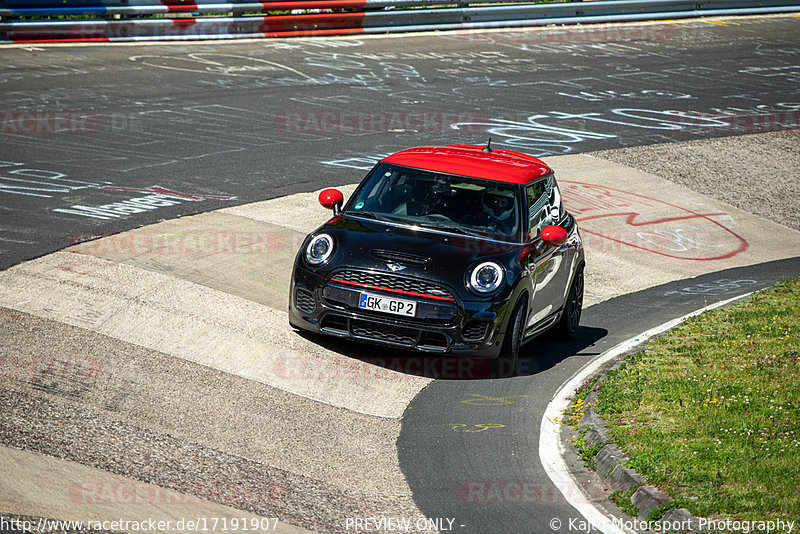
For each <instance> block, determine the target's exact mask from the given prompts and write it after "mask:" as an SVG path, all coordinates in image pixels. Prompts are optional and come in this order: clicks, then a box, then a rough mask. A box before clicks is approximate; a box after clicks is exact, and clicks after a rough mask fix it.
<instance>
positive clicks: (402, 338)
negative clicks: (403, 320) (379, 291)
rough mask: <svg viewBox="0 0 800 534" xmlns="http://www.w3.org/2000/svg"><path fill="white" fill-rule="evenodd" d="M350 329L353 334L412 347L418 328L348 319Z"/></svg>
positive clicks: (417, 335)
mask: <svg viewBox="0 0 800 534" xmlns="http://www.w3.org/2000/svg"><path fill="white" fill-rule="evenodd" d="M350 329H351V330H352V332H353V335H354V336H358V337H365V338H369V339H376V340H380V341H385V342H387V343H397V344H398V345H407V346H409V347H413V346H414V345H416V344H417V338H418V337H419V330H415V329H413V328H403V327H401V326H392V325H386V324H381V323H373V322H371V321H360V320H358V319H351V320H350Z"/></svg>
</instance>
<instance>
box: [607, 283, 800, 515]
mask: <svg viewBox="0 0 800 534" xmlns="http://www.w3.org/2000/svg"><path fill="white" fill-rule="evenodd" d="M799 325H800V278H798V279H794V280H791V281H788V282H783V283H780V284H777V285H776V286H775V288H774V289H772V290H770V291H765V292H761V293H758V294H756V295H754V296H753V297H751V298H749V299H748V300H747V301H744V302H741V303H739V304H736V305H733V306H729V307H725V308H720V309H718V310H714V311H710V312H707V313H704V314H702V315H700V316H698V317H695V318H693V319H690V320H688V321H686V322H685V323H684V324H683V325H682V326H681V327H679V328H677V329H675V330H672V331H670V332H668V333H667V334H665V335H664V336H661V337H659V338H657V339H654V340H651V341H650V343H648V345H647V347H646V349H645V350H644V351H641V352H638V353H635V354H633V355H631V356H630V357H628V358H627V359H626V360H625V362H624V363H623V364H622V365H621V366H620V367H618V368H617V370H615V371H614V372H612V373H610V374H607V375H606V376H605V378H604V379H603V380H602V381H601V382H600V383H599V391H598V393H597V401H596V402H595V405H594V406H593V409H594V410H595V411H596V412H597V413H598V414H599V415H600V416H601V417H603V418H604V419H605V421H606V423H607V427H608V431H609V434H610V436H611V437H612V438H613V439H614V441H615V442H616V444H617V445H618V446H619V447H620V448H621V449H622V450H624V451H625V453H626V454H627V455H628V456H629V457H630V460H629V462H628V466H629V467H631V468H633V469H635V470H636V471H638V472H639V473H640V474H641V475H642V476H644V477H645V479H647V481H648V483H650V484H654V485H656V486H657V487H659V488H660V489H661V490H662V491H664V492H665V493H667V494H668V495H670V496H671V497H672V498H673V499H675V501H676V502H675V504H676V505H678V506H680V507H686V508H688V509H689V510H690V511H691V512H692V514H694V515H696V516H698V517H719V516H723V517H730V518H734V519H740V520H768V519H776V520H777V519H782V520H785V521H791V520H795V521H800V469H799V468H798V466H800V363H799V362H798V359H799V354H800V335H798V334H800V326H799Z"/></svg>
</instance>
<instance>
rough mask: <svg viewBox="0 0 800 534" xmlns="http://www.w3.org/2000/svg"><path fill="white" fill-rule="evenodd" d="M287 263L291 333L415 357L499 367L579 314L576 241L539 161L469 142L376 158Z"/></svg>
mask: <svg viewBox="0 0 800 534" xmlns="http://www.w3.org/2000/svg"><path fill="white" fill-rule="evenodd" d="M319 200H320V203H321V204H322V205H323V206H324V207H326V208H328V209H333V214H334V216H333V218H332V219H330V220H329V221H328V222H327V223H325V224H324V225H323V226H321V227H320V228H319V229H317V230H315V231H314V232H312V233H311V234H309V235H308V237H306V239H305V241H304V242H303V245H302V247H301V248H300V251H299V252H298V254H297V258H296V260H295V263H294V271H293V273H292V282H291V293H290V298H289V301H290V302H289V321H290V323H291V324H292V325H293V326H294V327H296V328H298V329H301V330H305V331H310V332H318V333H323V334H328V335H332V336H338V337H343V338H349V339H354V340H358V341H365V342H368V343H375V344H380V345H388V346H392V347H398V348H403V349H409V350H413V351H422V352H427V353H442V354H449V355H463V356H470V357H482V358H500V361H503V362H504V363H506V364H507V365H510V368H511V369H514V365H515V363H516V359H517V355H518V354H519V348H520V346H521V345H522V344H523V343H525V342H526V341H529V340H530V339H532V338H534V337H535V336H537V335H538V334H541V333H543V332H545V331H547V330H549V329H551V328H557V329H558V330H559V331H560V334H561V335H562V336H564V337H565V338H569V337H572V336H573V335H574V334H575V331H576V330H577V327H578V322H579V320H580V316H581V308H582V304H583V269H584V253H583V244H582V242H581V238H580V235H579V233H578V226H577V223H576V221H575V219H574V218H573V217H572V216H571V215H570V214H569V213H568V212H567V211H566V210H564V208H563V205H562V201H561V194H560V193H559V189H558V185H557V183H556V180H555V177H554V175H553V171H552V170H551V169H550V168H549V167H548V166H547V165H546V164H545V163H544V162H542V161H541V160H538V159H536V158H534V157H532V156H529V155H526V154H522V153H519V152H514V151H510V150H492V149H491V148H490V147H489V145H487V146H486V147H482V146H475V145H445V146H438V147H418V148H411V149H407V150H403V151H401V152H397V153H395V154H392V155H391V156H388V157H386V158H384V159H382V160H381V161H380V162H379V163H378V164H377V165H376V166H375V167H374V168H373V169H372V170H371V171H370V172H369V174H368V175H367V176H366V178H364V180H363V181H362V182H361V184H360V185H359V186H358V188H357V189H356V190H355V192H354V193H353V195H352V197H351V198H350V199H349V201H348V202H347V205H345V206H344V207H343V208H342V203H343V197H342V194H341V192H339V191H338V190H336V189H326V190H325V191H323V192H322V193H321V194H320V196H319Z"/></svg>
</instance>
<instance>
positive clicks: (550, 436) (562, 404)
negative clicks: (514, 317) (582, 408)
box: [539, 292, 752, 534]
mask: <svg viewBox="0 0 800 534" xmlns="http://www.w3.org/2000/svg"><path fill="white" fill-rule="evenodd" d="M749 295H752V292H750V293H745V294H743V295H739V296H736V297H732V298H729V299H726V300H722V301H719V302H715V303H714V304H710V305H708V306H706V307H704V308H701V309H699V310H696V311H693V312H692V313H689V314H686V315H684V316H682V317H678V318H677V319H673V320H671V321H667V322H666V323H663V324H660V325H658V326H656V327H653V328H651V329H650V330H647V331H645V332H642V333H641V334H639V335H637V336H634V337H632V338H630V339H627V340H625V341H623V342H622V343H620V344H619V345H617V346H615V347H613V348H611V349H609V350H607V351H606V352H604V353H603V354H601V355H600V356H598V357H597V358H595V359H594V360H592V361H591V362H589V363H587V364H586V365H585V366H584V367H583V368H582V369H580V370H579V371H578V372H577V373H576V374H575V375H574V376H573V377H572V378H570V379H568V380H567V381H566V382H564V384H563V385H562V386H561V387H560V388H559V389H558V391H556V393H555V395H554V396H553V399H552V400H551V401H550V403H549V404H548V405H547V408H546V409H545V411H544V415H543V416H542V423H541V427H540V430H539V459H540V461H541V463H542V467H544V470H545V472H546V473H547V476H548V477H550V480H552V481H553V484H555V486H556V487H557V488H558V490H559V491H560V492H561V493H562V495H564V499H565V500H566V501H567V502H568V503H569V504H570V505H572V507H573V508H575V509H576V510H577V511H578V512H580V513H581V515H582V516H583V517H584V518H585V519H586V520H587V521H588V522H589V523H590V524H591V525H592V526H593V527H594V528H596V529H597V530H600V531H601V532H603V533H604V534H633V532H634V531H631V530H628V529H623V528H620V526H619V524H615V523H614V520H613V518H611V517H609V516H608V515H607V514H606V513H605V512H603V511H602V510H600V509H599V508H598V507H597V506H595V505H594V504H593V503H592V501H591V499H590V498H589V497H588V496H587V495H586V494H585V493H583V490H582V489H581V485H580V483H579V482H578V481H577V480H576V479H575V478H574V477H573V476H572V474H571V473H570V470H569V468H568V467H567V464H566V461H565V460H564V453H565V451H566V446H565V445H564V443H563V442H562V441H561V439H560V431H561V424H562V423H560V422H558V421H560V419H561V417H562V415H563V413H564V410H565V409H566V408H567V406H568V405H569V399H570V398H571V397H572V395H573V392H574V391H575V389H576V388H577V387H578V386H580V384H581V383H582V382H583V381H584V380H586V379H587V378H589V377H591V376H593V375H595V374H596V373H597V372H598V370H599V369H600V368H601V367H602V366H603V365H605V364H606V363H608V362H610V361H611V360H613V359H614V358H616V357H618V356H620V355H622V354H625V353H626V352H628V351H629V350H631V349H633V348H634V347H636V346H637V345H641V344H642V343H644V342H645V341H647V340H648V339H650V338H651V337H653V336H657V335H659V334H661V333H663V332H666V331H667V330H670V329H671V328H675V327H676V326H678V325H679V324H681V323H683V322H684V321H686V320H687V319H689V318H690V317H695V316H697V315H699V314H701V313H703V312H705V311H708V310H712V309H714V308H719V307H720V306H725V305H726V304H730V303H731V302H734V301H737V300H740V299H743V298H746V297H748V296H749ZM576 488H577V489H578V491H577V492H576V491H575V490H576Z"/></svg>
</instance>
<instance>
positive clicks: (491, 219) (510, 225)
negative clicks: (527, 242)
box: [482, 187, 518, 236]
mask: <svg viewBox="0 0 800 534" xmlns="http://www.w3.org/2000/svg"><path fill="white" fill-rule="evenodd" d="M482 215H483V216H484V217H485V219H487V225H488V226H490V227H491V228H493V229H495V230H496V231H498V232H500V233H502V234H505V235H509V236H510V235H514V234H515V233H516V231H517V224H518V221H517V219H518V217H517V216H516V201H515V199H514V192H513V191H510V190H508V189H501V188H499V187H489V188H487V189H486V190H485V191H484V192H483V213H482Z"/></svg>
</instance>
